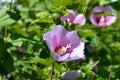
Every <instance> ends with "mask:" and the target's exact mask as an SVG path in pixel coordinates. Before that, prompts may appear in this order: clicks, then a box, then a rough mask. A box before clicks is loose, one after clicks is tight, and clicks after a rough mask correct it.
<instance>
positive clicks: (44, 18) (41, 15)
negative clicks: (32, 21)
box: [36, 11, 53, 23]
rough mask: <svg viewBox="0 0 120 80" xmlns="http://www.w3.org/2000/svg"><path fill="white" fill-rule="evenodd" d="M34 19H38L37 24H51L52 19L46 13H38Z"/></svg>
mask: <svg viewBox="0 0 120 80" xmlns="http://www.w3.org/2000/svg"><path fill="white" fill-rule="evenodd" d="M36 17H38V19H37V22H49V23H53V19H52V17H51V14H50V13H49V12H48V11H43V12H39V13H37V14H36Z"/></svg>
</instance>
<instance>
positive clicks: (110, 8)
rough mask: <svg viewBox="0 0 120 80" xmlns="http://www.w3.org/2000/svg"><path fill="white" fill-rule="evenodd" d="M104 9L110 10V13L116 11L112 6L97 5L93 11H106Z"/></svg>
mask: <svg viewBox="0 0 120 80" xmlns="http://www.w3.org/2000/svg"><path fill="white" fill-rule="evenodd" d="M104 11H108V12H110V13H114V12H115V10H114V9H113V8H112V7H111V6H103V7H100V6H96V7H94V8H93V10H92V12H93V13H100V12H104Z"/></svg>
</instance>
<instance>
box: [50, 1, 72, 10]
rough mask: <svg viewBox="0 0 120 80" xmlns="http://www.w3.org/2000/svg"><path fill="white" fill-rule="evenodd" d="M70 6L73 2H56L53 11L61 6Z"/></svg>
mask: <svg viewBox="0 0 120 80" xmlns="http://www.w3.org/2000/svg"><path fill="white" fill-rule="evenodd" d="M70 4H72V0H54V2H53V5H52V9H56V8H59V7H60V6H61V5H62V6H64V7H65V6H67V5H70Z"/></svg>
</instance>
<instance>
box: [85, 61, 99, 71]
mask: <svg viewBox="0 0 120 80" xmlns="http://www.w3.org/2000/svg"><path fill="white" fill-rule="evenodd" d="M98 63H99V61H96V62H95V63H93V64H87V65H86V68H88V70H87V71H90V70H92V69H93V67H95V66H96V65H97V64H98Z"/></svg>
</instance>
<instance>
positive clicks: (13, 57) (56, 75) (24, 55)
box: [0, 0, 120, 80]
mask: <svg viewBox="0 0 120 80" xmlns="http://www.w3.org/2000/svg"><path fill="white" fill-rule="evenodd" d="M6 1H7V0H6ZM6 1H5V2H2V1H0V80H50V75H51V72H52V73H53V74H52V75H53V76H52V80H61V74H62V73H63V72H66V71H70V70H81V71H82V74H81V75H80V77H79V78H78V80H119V79H120V76H119V75H120V9H119V7H120V1H119V0H118V1H116V2H111V1H110V0H16V1H15V2H6ZM11 1H13V0H11ZM104 5H110V6H111V7H113V8H114V9H115V10H116V15H117V19H116V22H115V23H114V24H112V25H110V26H105V27H98V26H95V25H93V24H91V22H90V16H91V15H93V14H91V11H92V9H93V7H95V6H104ZM6 7H7V8H6ZM67 9H70V10H74V11H76V12H77V13H78V14H80V13H83V14H84V15H85V17H86V24H85V25H83V26H82V25H78V24H73V25H69V23H68V22H67V21H61V20H60V18H61V16H63V15H64V16H65V15H68V11H67ZM96 15H109V16H110V15H111V14H110V13H107V12H104V13H100V14H96ZM58 24H61V25H63V26H65V28H66V29H67V30H69V31H73V30H78V31H79V32H78V35H79V37H80V38H81V39H82V40H83V41H84V42H85V50H84V51H85V52H84V53H85V56H86V59H85V60H83V61H82V62H81V61H79V60H78V61H70V62H57V61H55V60H54V59H53V57H51V53H50V51H49V49H48V47H47V46H46V43H45V41H44V40H43V34H44V33H47V32H49V31H50V30H52V29H53V28H54V27H55V26H56V25H58ZM90 45H92V47H91V46H90ZM90 59H93V64H89V60H90ZM53 65H54V66H53ZM52 68H54V70H52ZM95 68H97V70H96V71H95V70H94V69H95Z"/></svg>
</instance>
